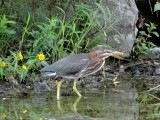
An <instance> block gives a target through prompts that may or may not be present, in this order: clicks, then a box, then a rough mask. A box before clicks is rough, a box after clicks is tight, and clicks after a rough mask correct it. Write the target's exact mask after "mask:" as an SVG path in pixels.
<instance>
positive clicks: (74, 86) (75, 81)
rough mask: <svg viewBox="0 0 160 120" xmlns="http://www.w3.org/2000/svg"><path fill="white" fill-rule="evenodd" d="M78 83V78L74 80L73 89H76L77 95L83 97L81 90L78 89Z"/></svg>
mask: <svg viewBox="0 0 160 120" xmlns="http://www.w3.org/2000/svg"><path fill="white" fill-rule="evenodd" d="M76 84H77V79H76V80H74V85H73V91H74V92H75V93H77V95H78V96H79V97H81V96H82V95H81V94H80V93H79V91H78V90H77V87H76Z"/></svg>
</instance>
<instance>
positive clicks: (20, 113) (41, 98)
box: [0, 79, 160, 120]
mask: <svg viewBox="0 0 160 120" xmlns="http://www.w3.org/2000/svg"><path fill="white" fill-rule="evenodd" d="M119 81H120V85H119V86H117V88H116V90H113V89H112V88H108V89H107V88H106V89H105V90H99V91H97V90H92V91H88V92H86V93H85V94H84V95H83V97H81V98H78V97H77V96H62V97H61V100H60V101H57V100H56V95H55V94H54V93H49V92H46V93H45V92H44V93H32V94H31V95H30V97H29V98H27V99H22V98H18V97H17V98H15V97H11V98H7V99H1V101H0V113H1V118H0V120H1V119H3V118H4V119H5V120H20V119H23V120H159V119H160V100H158V99H156V98H155V93H153V94H151V93H150V92H145V90H143V91H142V90H139V88H142V87H143V85H142V87H140V86H141V85H139V84H138V87H137V85H136V84H137V83H136V82H131V81H133V80H130V81H129V80H121V79H120V80H119Z"/></svg>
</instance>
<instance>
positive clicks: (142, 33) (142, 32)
mask: <svg viewBox="0 0 160 120" xmlns="http://www.w3.org/2000/svg"><path fill="white" fill-rule="evenodd" d="M139 33H140V34H141V35H145V36H147V34H146V33H145V31H140V32H139Z"/></svg>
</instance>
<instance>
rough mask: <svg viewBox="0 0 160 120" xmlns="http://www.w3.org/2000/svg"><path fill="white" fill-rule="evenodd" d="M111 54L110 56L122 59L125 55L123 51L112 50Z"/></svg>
mask: <svg viewBox="0 0 160 120" xmlns="http://www.w3.org/2000/svg"><path fill="white" fill-rule="evenodd" d="M111 56H112V57H115V58H117V59H120V60H123V59H124V57H125V53H123V52H118V51H114V52H112V55H111Z"/></svg>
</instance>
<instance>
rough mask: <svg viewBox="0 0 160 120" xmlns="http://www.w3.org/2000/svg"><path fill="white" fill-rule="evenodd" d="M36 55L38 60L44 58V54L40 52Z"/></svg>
mask: <svg viewBox="0 0 160 120" xmlns="http://www.w3.org/2000/svg"><path fill="white" fill-rule="evenodd" d="M37 56H38V60H40V61H43V60H44V59H45V55H44V54H43V53H40V54H38V55H37Z"/></svg>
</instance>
